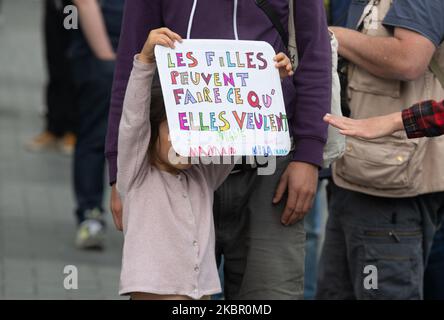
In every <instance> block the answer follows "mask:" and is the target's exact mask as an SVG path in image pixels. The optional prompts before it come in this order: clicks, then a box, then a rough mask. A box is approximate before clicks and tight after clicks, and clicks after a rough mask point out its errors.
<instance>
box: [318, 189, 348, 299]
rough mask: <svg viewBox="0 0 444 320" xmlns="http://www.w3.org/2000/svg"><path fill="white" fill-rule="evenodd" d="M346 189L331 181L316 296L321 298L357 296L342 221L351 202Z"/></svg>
mask: <svg viewBox="0 0 444 320" xmlns="http://www.w3.org/2000/svg"><path fill="white" fill-rule="evenodd" d="M342 191H343V190H342V189H339V188H337V187H336V186H335V185H334V183H333V182H330V183H329V195H330V198H329V216H328V220H327V226H326V230H325V240H324V246H323V248H322V253H321V258H320V261H319V269H318V275H317V291H316V299H319V300H353V299H355V295H354V292H353V284H352V281H351V277H350V270H349V264H348V257H347V243H346V237H345V232H344V227H343V225H342V223H341V221H342V219H341V217H342V215H343V214H344V211H345V206H346V205H347V194H346V193H345V192H342Z"/></svg>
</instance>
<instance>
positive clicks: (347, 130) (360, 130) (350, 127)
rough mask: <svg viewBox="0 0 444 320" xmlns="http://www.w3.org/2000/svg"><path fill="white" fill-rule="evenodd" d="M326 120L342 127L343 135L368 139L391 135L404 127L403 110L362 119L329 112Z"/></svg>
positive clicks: (337, 126) (339, 127)
mask: <svg viewBox="0 0 444 320" xmlns="http://www.w3.org/2000/svg"><path fill="white" fill-rule="evenodd" d="M324 121H325V122H327V123H329V124H331V125H332V126H333V127H336V128H338V129H340V130H339V132H340V133H341V134H343V135H346V136H352V137H358V138H363V139H367V140H371V139H377V138H382V137H385V136H389V135H391V134H392V133H393V132H396V131H399V130H402V129H403V128H404V126H403V122H402V114H401V112H396V113H392V114H389V115H386V116H381V117H373V118H368V119H362V120H354V119H350V118H346V117H338V116H334V115H331V114H327V115H325V117H324Z"/></svg>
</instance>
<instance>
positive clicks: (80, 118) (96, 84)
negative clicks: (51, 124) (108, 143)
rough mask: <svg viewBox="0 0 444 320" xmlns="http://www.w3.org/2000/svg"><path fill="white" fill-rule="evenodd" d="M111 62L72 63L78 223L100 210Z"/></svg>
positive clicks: (87, 59)
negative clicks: (74, 100)
mask: <svg viewBox="0 0 444 320" xmlns="http://www.w3.org/2000/svg"><path fill="white" fill-rule="evenodd" d="M113 72H114V62H112V61H101V60H98V59H96V58H95V57H92V56H86V57H83V58H79V59H75V60H74V61H73V73H74V81H75V92H76V96H77V103H78V105H77V108H78V109H77V110H78V114H77V130H76V133H77V144H76V148H75V154H74V192H75V196H76V202H77V209H76V215H77V221H78V222H79V223H81V222H83V221H84V220H85V216H84V215H85V211H87V210H90V209H94V208H99V209H101V210H102V211H103V209H102V206H103V204H102V202H103V194H104V184H105V176H104V175H105V153H104V152H105V136H106V129H107V122H108V110H109V102H110V100H111V87H112V83H113Z"/></svg>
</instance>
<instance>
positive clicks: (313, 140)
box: [273, 0, 332, 225]
mask: <svg viewBox="0 0 444 320" xmlns="http://www.w3.org/2000/svg"><path fill="white" fill-rule="evenodd" d="M292 14H294V15H295V23H296V38H297V47H298V48H297V49H298V56H299V65H298V68H297V70H296V72H295V74H294V76H293V84H294V86H295V89H296V92H295V96H294V99H293V101H292V103H293V105H292V106H291V107H292V108H293V112H292V113H293V117H292V119H291V120H290V121H291V123H290V126H291V130H292V133H293V138H294V142H295V150H294V152H293V161H292V162H291V163H290V164H289V165H288V167H287V169H286V170H285V172H284V173H283V175H282V176H281V179H280V181H279V185H278V187H277V189H276V193H275V196H274V198H273V203H274V204H277V203H279V202H280V201H282V199H283V197H284V194H285V193H287V194H288V196H287V202H286V205H285V209H284V212H283V214H282V217H281V222H282V224H284V225H291V224H294V223H296V222H297V221H299V220H300V219H302V218H303V217H304V215H305V214H307V213H308V211H309V210H310V208H311V206H312V205H313V200H314V197H315V195H316V189H317V184H318V177H319V168H320V167H321V166H322V162H323V150H324V146H325V143H326V140H327V132H328V128H327V125H326V124H325V123H323V121H322V117H323V116H324V114H325V113H326V112H329V111H330V107H331V94H332V88H331V85H332V78H331V77H332V73H331V68H332V60H331V58H332V56H331V45H330V35H329V32H328V29H327V18H326V14H325V10H324V4H323V1H322V0H305V1H304V0H298V1H295V7H294V12H293V13H292Z"/></svg>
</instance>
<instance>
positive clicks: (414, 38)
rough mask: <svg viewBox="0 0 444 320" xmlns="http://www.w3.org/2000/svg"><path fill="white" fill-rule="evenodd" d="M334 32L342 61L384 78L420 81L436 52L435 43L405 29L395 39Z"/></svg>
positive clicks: (354, 32)
mask: <svg viewBox="0 0 444 320" xmlns="http://www.w3.org/2000/svg"><path fill="white" fill-rule="evenodd" d="M331 29H332V31H333V32H334V34H335V36H336V38H337V39H338V42H339V54H340V55H341V56H342V57H344V58H346V59H347V60H349V61H350V62H352V63H353V64H355V65H357V66H359V67H361V68H363V69H365V70H367V71H368V72H370V73H371V74H373V75H375V76H377V77H381V78H387V79H398V80H403V81H409V80H415V79H417V78H418V77H420V76H421V75H423V74H424V72H425V71H426V70H427V67H428V65H429V63H430V60H431V59H432V56H433V54H434V53H435V50H436V47H435V45H434V43H433V42H432V41H431V40H429V39H428V38H426V37H425V36H423V35H421V34H419V33H417V32H414V31H410V30H407V29H404V28H395V31H394V35H393V37H374V36H368V35H365V34H362V33H360V32H358V31H355V30H350V29H346V28H340V27H332V28H331Z"/></svg>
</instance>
